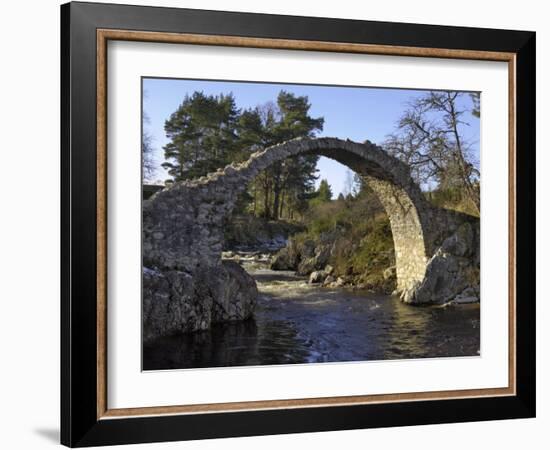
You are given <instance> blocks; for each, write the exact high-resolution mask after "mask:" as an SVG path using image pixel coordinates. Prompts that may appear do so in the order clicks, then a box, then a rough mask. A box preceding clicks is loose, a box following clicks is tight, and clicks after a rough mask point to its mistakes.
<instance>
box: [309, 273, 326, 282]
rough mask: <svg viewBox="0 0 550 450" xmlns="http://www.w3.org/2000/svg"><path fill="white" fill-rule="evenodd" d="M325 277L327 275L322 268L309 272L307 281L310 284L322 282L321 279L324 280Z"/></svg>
mask: <svg viewBox="0 0 550 450" xmlns="http://www.w3.org/2000/svg"><path fill="white" fill-rule="evenodd" d="M326 277H327V274H326V272H325V271H324V270H316V271H315V272H311V275H310V276H309V283H310V284H316V283H322V282H323V281H325V278H326Z"/></svg>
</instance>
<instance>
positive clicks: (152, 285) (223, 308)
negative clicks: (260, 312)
mask: <svg viewBox="0 0 550 450" xmlns="http://www.w3.org/2000/svg"><path fill="white" fill-rule="evenodd" d="M257 296H258V290H257V288H256V283H255V282H254V279H253V278H252V277H251V276H250V275H248V273H246V271H245V270H244V269H243V268H242V267H241V266H239V264H237V263H236V262H234V261H223V262H222V263H221V264H220V266H219V267H208V268H199V269H197V270H195V271H193V272H192V273H189V272H184V271H177V270H165V271H160V270H158V269H149V268H144V269H143V339H144V341H148V340H151V339H154V338H156V337H159V336H168V335H173V334H178V333H186V332H192V331H199V330H206V329H208V328H210V326H211V324H212V323H215V322H221V321H232V320H244V319H247V318H249V317H250V316H251V315H252V314H253V312H254V307H255V305H256V299H257Z"/></svg>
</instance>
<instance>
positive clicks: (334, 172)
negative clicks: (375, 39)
mask: <svg viewBox="0 0 550 450" xmlns="http://www.w3.org/2000/svg"><path fill="white" fill-rule="evenodd" d="M282 89H284V90H286V91H289V92H292V93H294V94H296V95H306V96H308V98H309V102H310V104H311V109H310V114H311V116H313V117H324V118H325V124H324V129H323V131H322V132H321V133H319V134H318V135H319V136H331V137H338V138H342V139H351V140H353V141H357V142H363V141H364V140H366V139H368V140H370V141H372V142H374V143H377V144H381V143H382V142H383V141H384V140H385V139H386V137H387V135H388V134H390V133H392V132H393V131H394V130H395V127H396V122H397V121H398V120H399V117H400V116H401V115H402V114H403V112H404V110H405V109H406V108H407V103H408V102H410V101H411V100H413V99H414V98H416V97H418V96H420V95H422V94H423V93H425V91H418V90H409V89H381V88H367V87H342V86H317V85H294V84H280V83H250V82H227V81H205V80H179V79H159V78H144V79H143V111H144V112H145V114H147V116H148V117H149V123H148V124H147V125H146V130H147V131H148V132H149V133H150V134H151V135H152V138H153V142H152V144H153V147H154V149H155V161H156V162H157V163H158V170H157V176H156V177H155V179H158V180H159V181H160V180H162V181H164V180H165V179H167V178H169V177H168V176H167V175H166V173H165V171H164V169H163V168H162V167H161V166H160V164H161V163H162V162H163V161H164V156H163V150H162V147H163V146H164V145H165V144H166V143H167V142H168V140H167V139H166V135H165V133H164V122H165V120H166V119H168V118H169V117H170V115H171V114H172V113H173V112H174V111H175V110H176V109H177V108H178V106H179V105H180V104H181V102H182V100H183V98H184V97H185V95H186V94H192V93H193V92H194V91H202V92H204V93H205V94H209V95H219V94H222V93H223V94H228V93H230V92H232V93H233V95H234V97H235V100H236V103H237V106H238V107H239V108H252V107H255V106H257V105H261V104H264V103H266V102H270V101H275V100H276V98H277V94H278V93H279V91H281V90H282ZM466 97H467V96H466ZM467 101H468V103H469V99H467ZM468 106H469V104H468ZM463 119H464V120H466V121H467V122H469V126H467V127H464V130H463V132H464V134H465V136H466V138H467V139H468V140H469V141H471V142H472V143H473V147H474V150H475V151H476V152H477V153H479V150H478V149H479V147H478V144H479V120H478V119H476V118H474V117H473V116H471V115H470V114H464V116H463ZM478 159H479V158H478ZM317 169H318V170H319V172H318V175H319V179H318V180H317V184H318V183H319V181H320V180H321V179H323V178H326V179H327V180H328V182H329V184H330V185H331V186H332V191H333V194H334V195H335V196H337V195H338V194H339V193H340V192H343V191H344V190H345V186H344V183H345V179H346V171H348V170H349V169H347V167H345V166H342V165H341V164H339V163H337V162H336V161H333V160H331V159H328V158H324V157H322V158H320V159H319V162H318V164H317Z"/></svg>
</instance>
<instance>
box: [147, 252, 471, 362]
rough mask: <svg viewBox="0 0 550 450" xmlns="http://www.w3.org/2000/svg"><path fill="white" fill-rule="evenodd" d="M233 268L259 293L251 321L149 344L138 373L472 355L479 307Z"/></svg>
mask: <svg viewBox="0 0 550 450" xmlns="http://www.w3.org/2000/svg"><path fill="white" fill-rule="evenodd" d="M241 263H242V264H243V267H244V268H245V269H246V270H247V271H248V272H249V273H250V274H251V275H252V276H253V277H254V278H255V280H256V283H257V285H258V290H259V292H260V296H259V299H258V304H257V306H256V311H255V314H254V318H253V319H250V320H247V321H244V322H239V323H229V324H218V325H214V326H213V327H212V329H211V330H208V331H203V332H196V333H189V334H185V335H180V336H172V337H167V338H161V339H157V340H156V341H154V342H153V343H150V344H148V345H146V346H144V348H143V368H144V370H160V369H182V368H198V367H226V366H247V365H266V364H297V363H320V362H336V361H372V360H387V359H404V358H406V359H410V358H434V357H457V356H477V355H479V349H480V338H479V336H480V330H479V325H480V317H479V304H472V305H460V306H451V307H446V308H443V307H434V306H424V307H414V306H410V305H406V304H403V303H402V302H401V301H400V300H399V298H397V297H392V296H389V295H379V294H373V293H369V292H366V291H357V290H355V291H354V290H350V289H345V288H335V289H327V288H322V287H319V286H312V285H310V284H308V283H307V279H306V278H304V277H299V276H296V275H295V274H294V273H293V272H287V271H273V270H269V269H267V268H266V264H265V263H262V261H261V260H260V261H258V260H257V259H254V258H247V260H245V261H244V262H243V261H241Z"/></svg>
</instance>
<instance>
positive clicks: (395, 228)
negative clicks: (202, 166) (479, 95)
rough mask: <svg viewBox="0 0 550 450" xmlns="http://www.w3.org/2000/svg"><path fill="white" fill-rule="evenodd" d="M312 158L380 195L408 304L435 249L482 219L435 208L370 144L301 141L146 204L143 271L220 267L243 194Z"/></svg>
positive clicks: (404, 170) (404, 171)
mask: <svg viewBox="0 0 550 450" xmlns="http://www.w3.org/2000/svg"><path fill="white" fill-rule="evenodd" d="M309 154H316V155H321V156H326V157H328V158H332V159H334V160H336V161H338V162H340V163H342V164H344V165H346V166H348V167H349V168H351V169H352V170H354V171H355V172H356V173H358V174H360V176H362V177H363V178H364V180H365V181H366V182H367V183H368V185H369V186H370V187H371V188H372V190H373V191H374V192H375V193H376V194H377V196H378V198H379V199H380V202H381V204H382V205H383V207H384V208H385V210H386V212H387V215H388V217H389V220H390V225H391V229H392V234H393V240H394V246H395V258H396V273H397V284H398V286H397V287H398V291H400V292H402V293H403V294H404V295H403V297H402V298H404V299H405V300H406V301H410V302H414V300H415V291H416V290H417V288H418V287H419V286H420V285H421V284H422V283H424V284H426V271H427V268H428V262H429V260H430V259H431V258H433V256H434V253H435V252H436V249H438V247H439V246H440V245H441V244H442V242H443V241H444V239H445V238H448V237H449V236H451V235H452V234H453V233H454V232H455V231H456V230H457V229H458V228H459V227H460V226H461V224H463V223H465V222H472V221H474V222H475V221H476V220H477V219H474V218H471V217H470V216H466V215H464V214H459V213H454V212H451V211H448V210H443V209H440V208H435V207H433V206H431V205H430V204H429V203H428V202H427V201H426V199H425V197H424V195H423V194H422V192H421V190H420V188H419V187H418V186H417V185H416V183H415V182H414V181H413V179H412V178H411V175H410V169H409V167H408V166H407V165H406V164H404V163H403V162H401V161H400V160H398V159H396V158H394V157H392V156H390V155H389V154H388V153H386V152H385V151H383V150H382V149H381V148H380V147H378V146H376V145H374V144H372V143H370V142H368V141H367V142H365V143H362V144H361V143H356V142H352V141H349V140H341V139H336V138H317V139H308V138H305V139H295V140H291V141H288V142H284V143H282V144H278V145H275V146H273V147H269V148H267V149H265V150H262V151H259V152H256V153H254V154H252V155H251V156H250V158H249V159H248V160H247V161H245V162H243V163H240V164H232V165H229V166H227V167H225V168H224V169H219V170H218V171H217V172H215V173H211V174H209V175H208V176H206V177H201V178H200V179H197V180H191V181H184V182H178V183H174V184H173V185H172V186H170V187H167V188H165V189H164V190H162V191H160V192H158V193H157V194H155V195H154V196H153V197H152V198H151V199H149V200H147V201H146V202H144V207H143V264H144V266H145V267H154V268H157V269H160V270H178V271H184V272H186V273H193V272H195V271H196V270H197V268H203V269H204V268H205V267H216V266H217V265H219V264H220V256H221V251H222V245H223V224H224V220H225V219H226V218H227V217H229V215H230V214H231V212H232V210H233V208H234V205H235V202H236V200H237V198H238V195H239V193H240V192H241V191H242V190H243V189H245V188H246V186H247V185H248V183H249V182H250V181H251V180H252V179H253V178H254V177H255V176H257V175H258V173H260V172H261V171H262V170H263V169H266V168H267V167H269V166H270V165H272V164H274V163H275V162H277V161H282V160H284V159H286V158H289V157H296V156H300V155H309ZM478 228H479V226H478ZM475 237H476V236H474V238H475ZM477 239H479V236H478V235H477ZM434 283H435V281H434ZM437 283H439V282H437ZM439 284H440V283H439ZM430 295H432V294H430ZM424 301H425V300H422V302H424ZM419 302H420V301H419Z"/></svg>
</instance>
